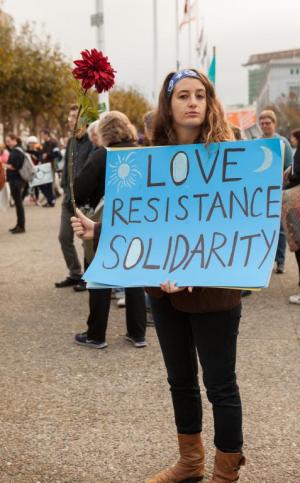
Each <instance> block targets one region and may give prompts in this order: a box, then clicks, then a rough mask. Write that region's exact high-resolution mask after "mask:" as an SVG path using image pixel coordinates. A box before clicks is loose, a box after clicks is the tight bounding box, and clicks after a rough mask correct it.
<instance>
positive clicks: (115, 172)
mask: <svg viewBox="0 0 300 483" xmlns="http://www.w3.org/2000/svg"><path fill="white" fill-rule="evenodd" d="M133 154H135V153H134V152H131V153H129V154H127V156H122V157H121V156H120V154H118V159H117V160H116V161H115V162H114V164H110V165H109V166H110V168H111V170H112V174H111V175H110V177H109V181H108V184H109V185H116V187H117V192H119V191H120V189H123V188H132V186H135V184H136V182H137V179H138V177H139V176H142V173H141V172H140V171H139V170H138V169H137V166H136V164H135V162H134V159H130V157H131V156H132V155H133Z"/></svg>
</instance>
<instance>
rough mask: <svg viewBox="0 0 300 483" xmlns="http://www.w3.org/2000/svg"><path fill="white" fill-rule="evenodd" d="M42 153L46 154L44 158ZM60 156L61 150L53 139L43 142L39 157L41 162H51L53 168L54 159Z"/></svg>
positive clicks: (59, 158) (58, 159)
mask: <svg viewBox="0 0 300 483" xmlns="http://www.w3.org/2000/svg"><path fill="white" fill-rule="evenodd" d="M44 154H45V155H46V158H45V159H44V158H43V155H44ZM61 157H62V156H61V152H60V150H59V147H58V144H57V142H56V141H55V139H49V141H45V142H44V144H43V147H42V152H41V157H40V160H41V162H42V163H51V164H52V168H53V169H54V168H55V161H56V160H57V161H60V160H61Z"/></svg>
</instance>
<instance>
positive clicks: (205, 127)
mask: <svg viewBox="0 0 300 483" xmlns="http://www.w3.org/2000/svg"><path fill="white" fill-rule="evenodd" d="M191 70H193V71H194V72H195V73H196V74H197V75H198V76H199V80H200V81H201V82H202V84H203V85H204V87H205V91H206V102H207V109H206V114H205V119H204V122H203V124H202V125H201V126H200V127H199V133H198V135H197V137H196V139H195V142H202V143H205V144H209V143H212V142H220V141H232V140H234V135H233V132H232V130H231V128H230V126H229V124H228V122H227V121H226V119H225V113H224V109H223V107H222V105H221V103H220V101H219V100H218V99H217V97H216V93H215V89H214V86H213V84H212V83H211V82H210V80H209V79H208V77H206V75H205V74H203V73H202V72H198V71H197V70H195V69H191ZM173 75H174V72H170V74H168V75H167V77H166V78H165V80H164V83H163V86H162V89H161V91H160V95H159V101H158V108H157V111H156V113H155V118H154V128H153V138H152V143H153V144H154V145H156V146H164V145H169V144H178V141H177V136H176V132H175V130H174V128H173V122H172V115H171V114H170V104H171V98H172V95H171V96H168V94H167V87H168V84H169V82H170V80H171V78H172V76H173Z"/></svg>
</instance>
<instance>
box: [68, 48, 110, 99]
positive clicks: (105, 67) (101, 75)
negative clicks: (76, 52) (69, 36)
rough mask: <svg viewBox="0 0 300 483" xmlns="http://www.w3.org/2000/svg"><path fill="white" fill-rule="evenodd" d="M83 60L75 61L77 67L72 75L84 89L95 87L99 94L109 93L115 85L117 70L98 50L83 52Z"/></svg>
mask: <svg viewBox="0 0 300 483" xmlns="http://www.w3.org/2000/svg"><path fill="white" fill-rule="evenodd" d="M81 56H82V60H75V61H74V64H75V65H76V66H77V67H75V69H73V71H72V73H73V75H74V77H75V79H78V80H80V81H81V84H82V87H83V88H84V89H85V90H87V89H90V88H91V87H93V86H95V89H96V90H97V92H99V94H100V93H101V92H104V91H108V90H109V89H111V87H113V85H114V83H115V72H116V71H115V70H114V69H113V68H112V66H111V65H110V63H109V62H108V60H107V57H104V55H103V54H102V52H99V51H98V50H97V49H92V50H91V51H89V50H83V51H82V52H81Z"/></svg>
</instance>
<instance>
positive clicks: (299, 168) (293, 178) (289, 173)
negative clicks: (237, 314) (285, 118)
mask: <svg viewBox="0 0 300 483" xmlns="http://www.w3.org/2000/svg"><path fill="white" fill-rule="evenodd" d="M290 141H291V144H292V146H293V147H294V148H295V153H294V159H293V164H292V166H291V167H289V168H288V169H287V170H286V171H285V173H284V179H285V190H286V191H285V193H284V196H285V195H286V196H287V197H290V198H291V200H290V205H294V206H295V208H294V209H293V210H291V211H290V213H292V212H293V215H292V217H291V215H290V216H288V215H287V216H286V219H285V227H286V230H287V235H288V238H289V231H290V232H291V238H292V240H293V250H294V253H295V257H296V262H297V267H298V277H299V278H298V285H299V287H300V128H299V129H294V130H293V131H292V132H291V137H290ZM295 187H297V188H296V189H292V188H295ZM295 235H296V236H295ZM297 240H298V243H297ZM295 245H296V246H295ZM289 302H290V303H291V304H297V305H300V293H298V294H295V295H291V296H290V297H289Z"/></svg>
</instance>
